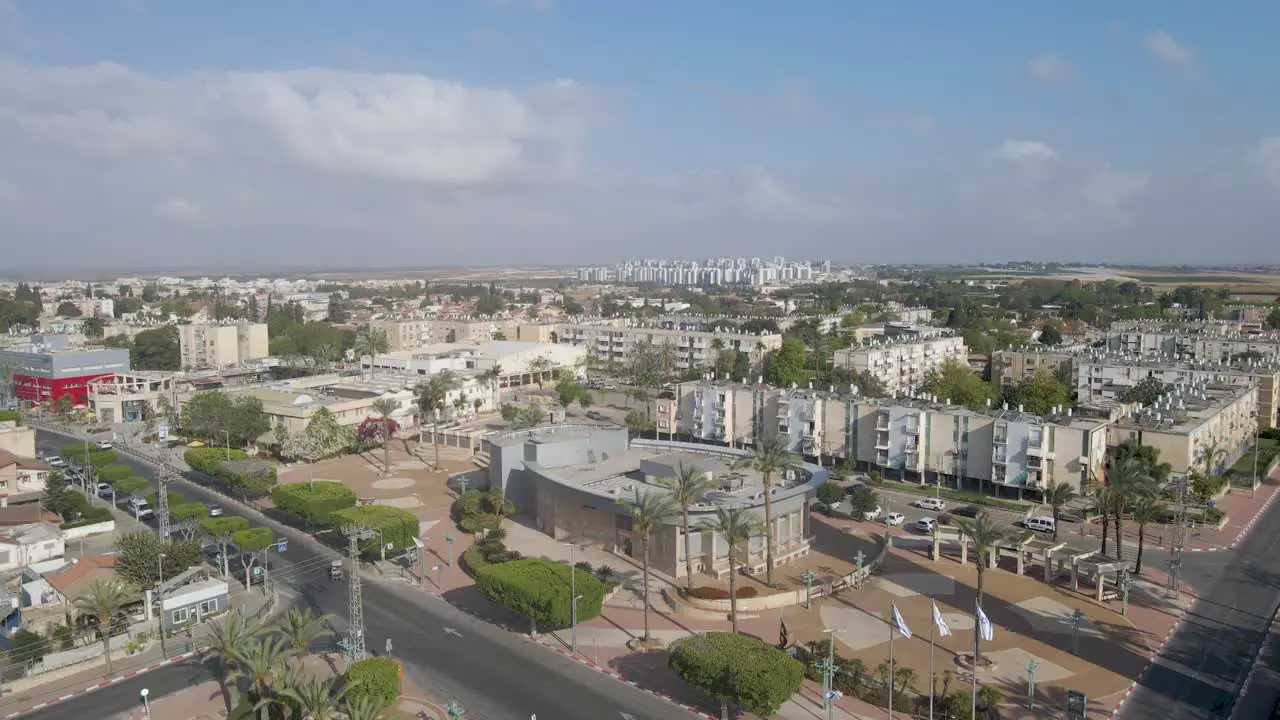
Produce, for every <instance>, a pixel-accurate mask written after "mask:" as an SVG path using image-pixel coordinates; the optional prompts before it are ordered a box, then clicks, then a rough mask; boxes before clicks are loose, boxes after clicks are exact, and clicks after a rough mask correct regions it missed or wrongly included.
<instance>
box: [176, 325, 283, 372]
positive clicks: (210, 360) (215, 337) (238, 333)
mask: <svg viewBox="0 0 1280 720" xmlns="http://www.w3.org/2000/svg"><path fill="white" fill-rule="evenodd" d="M178 347H179V354H180V357H181V361H182V369H183V370H195V369H206V368H222V367H230V366H234V365H243V364H245V363H247V362H249V361H251V360H259V359H261V358H264V357H267V356H268V355H270V354H271V351H270V349H269V341H268V339H267V326H266V323H236V324H226V325H222V324H216V325H215V324H210V323H192V324H190V325H179V326H178Z"/></svg>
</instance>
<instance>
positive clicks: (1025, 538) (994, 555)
mask: <svg viewBox="0 0 1280 720" xmlns="http://www.w3.org/2000/svg"><path fill="white" fill-rule="evenodd" d="M1033 542H1036V539H1035V536H1033V535H1017V536H1014V537H1009V538H1006V539H1005V540H1002V541H1000V542H999V543H996V546H995V547H994V548H992V549H991V554H990V555H989V556H988V557H987V567H990V568H993V569H994V568H995V567H996V563H998V562H999V560H1000V554H1001V553H1004V552H1010V553H1013V556H1014V558H1015V559H1016V560H1017V561H1018V574H1019V575H1022V574H1023V573H1024V572H1025V571H1026V563H1027V553H1028V552H1032V554H1033V555H1034V550H1030V551H1029V550H1028V546H1030V545H1031V543H1033Z"/></svg>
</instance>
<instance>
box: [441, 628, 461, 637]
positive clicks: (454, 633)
mask: <svg viewBox="0 0 1280 720" xmlns="http://www.w3.org/2000/svg"><path fill="white" fill-rule="evenodd" d="M444 634H445V635H452V636H454V637H462V633H460V632H458V631H457V630H454V629H453V628H451V627H447V628H445V629H444Z"/></svg>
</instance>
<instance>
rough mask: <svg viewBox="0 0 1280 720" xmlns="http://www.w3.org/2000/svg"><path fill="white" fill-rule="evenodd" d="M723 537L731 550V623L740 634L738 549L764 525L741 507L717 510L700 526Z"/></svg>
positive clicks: (735, 631)
mask: <svg viewBox="0 0 1280 720" xmlns="http://www.w3.org/2000/svg"><path fill="white" fill-rule="evenodd" d="M698 527H699V528H701V529H703V530H709V531H711V532H713V533H715V534H717V535H719V536H720V537H721V539H723V540H724V544H725V545H727V546H728V548H729V622H731V623H732V626H733V632H734V633H737V632H738V549H739V548H741V547H742V546H743V545H745V544H747V543H749V542H751V538H753V537H755V536H756V535H759V534H760V533H761V532H762V531H763V529H764V525H763V524H762V523H761V522H760V519H759V518H758V517H756V515H755V513H753V512H751V511H749V510H747V509H745V508H740V507H733V508H716V516H715V517H714V518H708V519H706V520H703V521H702V523H700V524H699V525H698Z"/></svg>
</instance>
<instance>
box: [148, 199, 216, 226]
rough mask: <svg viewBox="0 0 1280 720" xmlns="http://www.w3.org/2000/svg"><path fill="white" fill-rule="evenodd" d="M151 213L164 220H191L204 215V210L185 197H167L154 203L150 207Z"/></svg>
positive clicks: (198, 218)
mask: <svg viewBox="0 0 1280 720" xmlns="http://www.w3.org/2000/svg"><path fill="white" fill-rule="evenodd" d="M151 214H152V215H155V216H156V217H158V218H161V219H164V220H175V221H178V222H193V221H196V220H200V219H201V218H203V217H204V210H203V209H202V208H201V207H200V206H199V205H197V204H195V203H193V202H191V201H190V200H187V199H185V198H169V199H168V200H165V201H164V202H162V203H158V204H156V206H155V207H154V208H152V209H151Z"/></svg>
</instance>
